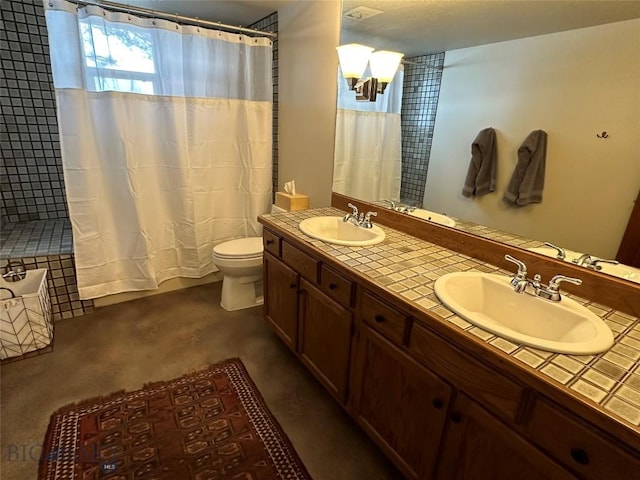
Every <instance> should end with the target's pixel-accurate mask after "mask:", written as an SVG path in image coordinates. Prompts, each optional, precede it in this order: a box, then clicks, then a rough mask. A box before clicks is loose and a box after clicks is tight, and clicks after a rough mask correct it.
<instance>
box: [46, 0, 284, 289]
mask: <svg viewBox="0 0 640 480" xmlns="http://www.w3.org/2000/svg"><path fill="white" fill-rule="evenodd" d="M44 5H45V8H46V9H47V11H46V16H47V28H48V30H49V42H50V49H51V63H52V68H53V77H54V84H55V89H56V101H57V108H58V120H59V129H60V145H61V150H62V160H63V169H64V178H65V187H66V192H67V201H68V204H69V214H70V217H71V223H72V226H73V243H74V254H75V263H76V271H77V278H78V289H79V292H80V298H96V297H100V296H104V295H109V294H113V293H119V292H124V291H132V290H147V289H154V288H157V287H158V284H160V283H161V282H162V281H164V280H167V279H169V278H173V277H192V278H198V277H202V276H204V275H207V274H208V273H211V272H213V271H215V270H216V268H215V266H214V265H213V263H212V249H213V246H214V245H215V244H217V243H219V242H221V241H225V240H228V239H231V238H237V237H244V236H252V235H260V234H261V228H260V225H259V224H258V222H257V219H256V218H257V216H258V215H260V214H262V213H265V212H267V211H268V210H269V207H270V204H271V169H272V158H271V155H272V153H271V142H272V140H271V134H272V132H271V111H272V81H271V41H270V40H268V39H265V38H250V37H246V36H244V35H238V34H230V33H223V32H218V31H212V30H206V29H204V28H200V27H196V26H194V27H188V26H180V25H177V24H175V23H173V22H168V21H162V20H158V19H141V18H137V17H135V16H133V15H129V14H126V13H124V14H119V13H112V12H107V11H105V10H103V9H101V8H98V7H94V6H91V7H86V8H80V9H77V8H76V7H77V6H76V5H74V4H71V3H68V2H65V1H62V0H45V1H44Z"/></svg>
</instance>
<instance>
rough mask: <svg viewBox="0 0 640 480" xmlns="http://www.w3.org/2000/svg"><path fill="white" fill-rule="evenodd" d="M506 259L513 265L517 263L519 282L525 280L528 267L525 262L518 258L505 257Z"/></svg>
mask: <svg viewBox="0 0 640 480" xmlns="http://www.w3.org/2000/svg"><path fill="white" fill-rule="evenodd" d="M504 259H505V260H508V261H510V262H511V263H515V264H516V265H517V266H518V272H517V273H516V278H518V279H519V280H524V279H525V278H526V277H527V266H526V265H525V263H524V262H523V261H521V260H518V259H517V258H515V257H512V256H511V255H505V256H504Z"/></svg>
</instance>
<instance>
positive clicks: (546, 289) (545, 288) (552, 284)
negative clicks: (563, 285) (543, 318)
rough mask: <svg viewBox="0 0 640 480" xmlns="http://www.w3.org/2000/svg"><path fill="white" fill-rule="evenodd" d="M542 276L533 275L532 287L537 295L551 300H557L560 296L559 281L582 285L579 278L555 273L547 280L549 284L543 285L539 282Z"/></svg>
mask: <svg viewBox="0 0 640 480" xmlns="http://www.w3.org/2000/svg"><path fill="white" fill-rule="evenodd" d="M541 279H542V277H541V276H540V275H535V276H534V277H533V282H531V284H532V285H533V288H534V290H535V293H536V295H537V296H538V297H542V298H544V299H546V300H551V301H552V302H559V301H560V300H561V299H562V297H561V295H560V282H568V283H573V284H574V285H582V280H580V279H579V278H573V277H567V276H565V275H556V276H555V277H552V278H551V280H549V285H544V284H542V283H540V280H541Z"/></svg>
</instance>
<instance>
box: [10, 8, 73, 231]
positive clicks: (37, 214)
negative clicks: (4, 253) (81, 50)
mask: <svg viewBox="0 0 640 480" xmlns="http://www.w3.org/2000/svg"><path fill="white" fill-rule="evenodd" d="M0 11H1V13H2V25H1V26H0V57H1V61H2V69H1V73H0V108H1V115H0V117H1V118H0V150H1V153H2V162H0V191H1V192H2V195H1V197H2V199H1V202H0V223H1V224H6V223H14V222H26V221H30V220H48V219H59V218H67V217H68V216H69V214H68V210H67V203H66V199H65V190H64V180H63V174H62V158H61V155H60V143H59V141H58V122H57V118H56V105H55V93H54V89H53V78H52V76H51V66H50V62H49V41H48V37H47V27H46V22H45V16H44V9H43V7H42V2H41V1H40V0H19V1H18V0H3V1H2V2H0Z"/></svg>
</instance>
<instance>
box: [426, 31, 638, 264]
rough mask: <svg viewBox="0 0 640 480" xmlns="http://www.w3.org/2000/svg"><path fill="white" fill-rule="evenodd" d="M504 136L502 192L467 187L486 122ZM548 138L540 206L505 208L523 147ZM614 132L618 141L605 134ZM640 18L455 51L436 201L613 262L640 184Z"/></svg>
mask: <svg viewBox="0 0 640 480" xmlns="http://www.w3.org/2000/svg"><path fill="white" fill-rule="evenodd" d="M485 127H493V128H495V130H496V133H497V140H498V182H497V184H498V189H497V191H496V192H494V193H491V194H488V195H485V196H483V197H481V198H478V199H467V198H465V197H463V196H462V195H461V194H460V191H461V190H462V185H463V182H464V178H465V174H466V171H467V167H468V165H469V160H470V151H471V150H470V148H471V147H470V145H471V142H472V141H473V139H474V138H475V136H476V134H477V133H478V131H479V130H481V129H482V128H485ZM536 129H542V130H545V131H546V132H547V134H548V149H547V164H546V167H547V172H546V181H545V189H544V198H543V202H542V203H541V204H534V205H530V206H526V207H522V208H519V209H515V208H509V207H506V206H505V205H504V204H503V203H502V194H503V193H504V189H505V187H506V185H507V183H508V182H509V179H510V177H511V173H512V171H513V167H514V165H515V162H516V159H517V149H518V147H519V146H520V144H521V143H522V141H523V140H524V139H525V138H526V136H527V135H528V134H529V133H530V132H531V131H532V130H536ZM603 130H606V131H607V133H608V134H609V138H608V139H606V140H601V139H599V138H596V133H599V132H602V131H603ZM639 140H640V20H630V21H625V22H618V23H614V24H608V25H602V26H597V27H590V28H584V29H580V30H572V31H569V32H562V33H556V34H550V35H542V36H538V37H531V38H526V39H522V40H516V41H510V42H502V43H497V44H492V45H484V46H480V47H474V48H466V49H461V50H454V51H450V52H447V53H446V57H445V69H444V71H443V77H442V86H441V91H440V99H439V103H438V112H437V116H436V124H435V131H434V138H433V146H432V149H431V159H430V162H429V172H428V178H427V184H426V190H425V203H424V204H425V208H429V209H431V210H435V211H437V212H445V213H447V214H450V215H453V216H455V217H460V218H464V219H466V220H471V221H474V222H477V223H482V224H486V225H490V226H492V227H496V228H499V229H501V230H505V231H507V232H512V233H517V234H521V235H524V236H526V237H530V238H533V239H537V240H542V241H550V242H553V243H556V244H558V245H561V246H564V247H566V248H570V249H573V250H578V251H581V252H589V253H591V254H594V255H598V256H602V257H606V258H613V257H615V255H616V252H617V249H618V246H619V243H620V240H621V238H622V234H623V232H624V229H625V228H626V225H627V222H628V220H629V216H630V214H631V209H632V207H633V202H634V200H635V198H636V195H637V193H638V189H639V188H640V144H639Z"/></svg>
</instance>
